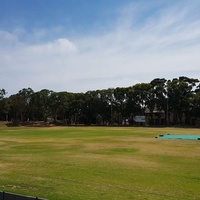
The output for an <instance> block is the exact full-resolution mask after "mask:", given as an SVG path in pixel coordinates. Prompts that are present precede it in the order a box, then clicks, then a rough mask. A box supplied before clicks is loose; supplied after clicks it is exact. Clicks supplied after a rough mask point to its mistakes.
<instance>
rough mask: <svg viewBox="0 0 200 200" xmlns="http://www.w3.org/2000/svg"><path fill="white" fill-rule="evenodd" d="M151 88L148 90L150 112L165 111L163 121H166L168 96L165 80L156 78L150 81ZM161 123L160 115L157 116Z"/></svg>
mask: <svg viewBox="0 0 200 200" xmlns="http://www.w3.org/2000/svg"><path fill="white" fill-rule="evenodd" d="M150 84H151V86H152V87H151V89H150V91H149V93H150V94H149V95H150V98H149V104H150V105H148V108H149V109H150V111H151V113H153V110H156V111H157V112H158V113H162V112H164V113H165V123H168V116H167V115H168V96H167V85H166V84H167V80H166V79H164V78H156V79H153V80H152V81H151V82H150ZM159 120H160V122H159V123H161V117H159Z"/></svg>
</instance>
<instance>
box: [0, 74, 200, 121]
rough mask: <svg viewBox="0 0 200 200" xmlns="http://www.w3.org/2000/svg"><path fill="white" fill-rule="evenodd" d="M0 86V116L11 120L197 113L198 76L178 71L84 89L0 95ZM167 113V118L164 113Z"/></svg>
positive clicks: (175, 118)
mask: <svg viewBox="0 0 200 200" xmlns="http://www.w3.org/2000/svg"><path fill="white" fill-rule="evenodd" d="M5 95H6V90H5V89H0V120H2V121H12V122H27V121H29V122H31V121H32V122H34V121H44V122H47V121H52V122H55V123H62V124H69V125H72V124H85V125H91V124H95V125H114V124H117V125H122V124H129V125H131V124H133V123H134V121H133V117H134V116H138V115H139V116H144V115H146V110H147V109H148V113H149V121H148V123H149V125H153V124H154V123H155V122H153V120H151V118H153V113H154V111H155V110H156V111H157V113H158V112H162V113H163V115H164V120H162V122H160V123H161V125H162V124H163V125H164V124H168V123H170V124H173V125H177V124H183V125H191V124H192V122H191V119H198V118H200V82H199V80H198V79H194V78H188V77H185V76H181V77H179V78H174V79H172V80H166V79H164V78H156V79H154V80H152V81H151V82H150V83H138V84H135V85H133V86H130V87H117V88H109V89H104V90H95V91H88V92H86V93H71V92H66V91H63V92H54V91H52V90H48V89H43V90H41V91H37V92H34V91H33V90H32V89H31V88H24V89H22V90H20V91H19V92H18V93H17V94H13V95H11V96H9V97H5ZM170 113H173V118H172V119H171V121H170V122H169V114H170Z"/></svg>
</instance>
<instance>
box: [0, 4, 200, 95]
mask: <svg viewBox="0 0 200 200" xmlns="http://www.w3.org/2000/svg"><path fill="white" fill-rule="evenodd" d="M199 8H200V1H199V0H151V1H150V0H56V1H49V0H0V89H1V88H3V89H5V90H6V91H7V94H8V95H12V94H16V93H17V92H18V91H19V90H21V89H23V88H28V87H30V88H32V89H33V90H34V91H35V92H36V91H40V90H42V89H49V90H53V91H56V92H60V91H68V92H86V91H90V90H97V89H108V88H116V87H129V86H132V85H134V84H136V83H145V82H150V81H151V80H153V79H154V78H165V79H173V78H178V77H179V76H187V77H191V78H198V79H200V12H199Z"/></svg>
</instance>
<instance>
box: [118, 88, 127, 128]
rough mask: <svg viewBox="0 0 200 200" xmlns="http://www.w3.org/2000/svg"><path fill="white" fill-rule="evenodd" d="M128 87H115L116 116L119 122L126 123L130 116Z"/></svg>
mask: <svg viewBox="0 0 200 200" xmlns="http://www.w3.org/2000/svg"><path fill="white" fill-rule="evenodd" d="M127 92H128V90H127V88H119V87H117V88H116V89H114V97H115V107H116V116H115V118H116V119H115V121H116V122H117V123H118V124H122V123H123V122H124V123H126V119H127V118H129V115H128V113H127V109H126V107H127Z"/></svg>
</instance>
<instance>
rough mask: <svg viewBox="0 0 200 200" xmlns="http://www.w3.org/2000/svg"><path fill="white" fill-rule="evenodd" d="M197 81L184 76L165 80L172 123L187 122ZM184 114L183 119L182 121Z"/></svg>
mask: <svg viewBox="0 0 200 200" xmlns="http://www.w3.org/2000/svg"><path fill="white" fill-rule="evenodd" d="M198 82H199V80H198V79H193V78H188V77H185V76H182V77H179V78H178V79H177V78H174V79H173V80H169V81H168V82H167V90H168V97H169V109H170V110H171V111H172V112H173V123H174V124H185V123H189V121H190V117H191V113H192V112H191V111H192V100H193V96H194V92H195V88H196V84H197V83H198ZM184 115H185V117H186V120H185V121H183V116H184Z"/></svg>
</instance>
